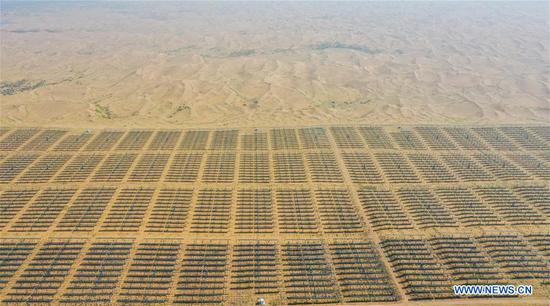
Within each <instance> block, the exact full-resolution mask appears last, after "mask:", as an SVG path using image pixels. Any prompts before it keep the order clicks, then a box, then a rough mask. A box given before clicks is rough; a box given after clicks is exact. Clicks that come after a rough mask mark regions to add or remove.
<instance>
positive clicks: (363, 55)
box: [0, 2, 550, 127]
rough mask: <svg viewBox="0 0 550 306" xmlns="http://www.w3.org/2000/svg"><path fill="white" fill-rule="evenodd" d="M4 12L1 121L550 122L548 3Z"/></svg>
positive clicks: (151, 6)
mask: <svg viewBox="0 0 550 306" xmlns="http://www.w3.org/2000/svg"><path fill="white" fill-rule="evenodd" d="M2 5H3V7H2V13H1V14H2V15H1V17H2V24H1V32H0V33H1V51H2V52H1V57H0V64H1V66H0V67H1V73H0V81H1V82H2V83H1V85H0V89H1V94H2V95H1V96H0V99H1V102H2V103H1V109H0V111H1V112H0V124H2V125H10V126H17V125H37V126H61V127H72V126H74V125H75V124H77V125H78V126H79V127H82V126H88V127H198V126H204V127H216V126H239V127H242V126H250V127H257V126H296V125H312V124H339V123H361V124H362V123H391V124H402V123H428V122H430V123H453V124H459V123H510V122H515V123H541V122H548V121H549V119H550V107H549V103H550V102H549V99H548V97H549V87H548V76H549V64H550V60H549V56H548V52H549V37H550V36H549V30H548V21H549V19H548V3H546V2H538V3H514V2H505V3H500V2H498V3H496V2H495V3H462V4H456V3H430V2H426V3H385V4H384V3H346V4H345V5H344V4H339V3H323V4H319V3H247V4H246V5H244V4H239V3H175V2H168V3H153V2H150V3H132V4H128V3H125V4H124V3H101V4H93V3H73V4H70V3H62V4H59V3H58V4H51V3H42V4H16V3H13V2H8V3H2Z"/></svg>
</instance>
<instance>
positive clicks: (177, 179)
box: [0, 126, 550, 305]
mask: <svg viewBox="0 0 550 306" xmlns="http://www.w3.org/2000/svg"><path fill="white" fill-rule="evenodd" d="M1 131H2V132H1V134H0V237H1V238H0V303H16V304H28V303H84V304H86V303H87V304H91V303H129V304H147V303H152V304H172V303H180V304H203V305H206V304H220V303H225V304H251V303H254V300H255V298H257V297H263V298H265V299H266V300H267V301H268V302H269V303H275V304H288V305H294V304H319V303H348V302H349V303H351V302H359V303H360V302H378V303H380V302H396V301H408V300H426V299H447V298H457V297H456V296H455V295H454V294H453V292H452V285H456V284H525V283H528V284H533V285H534V286H535V293H536V294H537V295H536V296H543V297H548V296H550V231H549V230H548V229H549V228H550V184H549V179H550V160H549V158H548V156H549V154H548V152H550V137H549V136H548V135H550V126H528V127H526V126H476V127H463V126H414V127H410V126H403V127H397V126H334V127H329V128H324V127H307V128H275V129H247V130H244V129H243V130H239V129H226V130H209V129H203V130H131V131H123V130H103V131H73V130H64V129H38V128H1Z"/></svg>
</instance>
